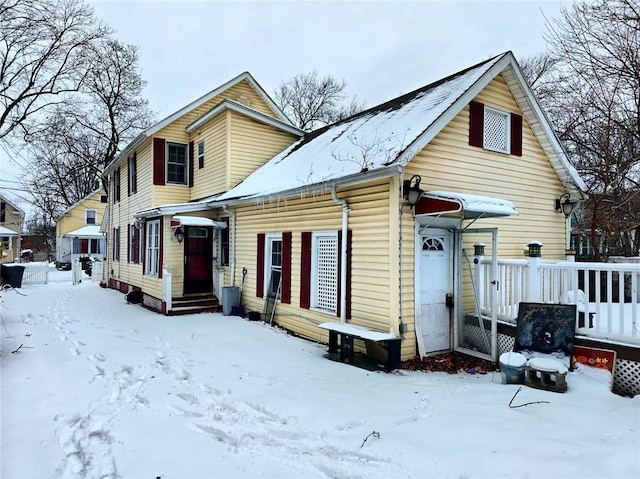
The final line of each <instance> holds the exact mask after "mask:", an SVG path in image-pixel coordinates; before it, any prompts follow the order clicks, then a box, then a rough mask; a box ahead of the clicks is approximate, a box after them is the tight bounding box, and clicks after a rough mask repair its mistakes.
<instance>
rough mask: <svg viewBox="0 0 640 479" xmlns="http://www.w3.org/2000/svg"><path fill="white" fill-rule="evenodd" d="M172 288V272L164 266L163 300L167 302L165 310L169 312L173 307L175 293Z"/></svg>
mask: <svg viewBox="0 0 640 479" xmlns="http://www.w3.org/2000/svg"><path fill="white" fill-rule="evenodd" d="M171 289H172V280H171V273H169V270H168V269H167V267H166V266H163V267H162V300H163V301H164V303H165V311H166V312H167V313H168V312H169V311H171V310H172V309H173V303H172V300H173V293H172V292H171Z"/></svg>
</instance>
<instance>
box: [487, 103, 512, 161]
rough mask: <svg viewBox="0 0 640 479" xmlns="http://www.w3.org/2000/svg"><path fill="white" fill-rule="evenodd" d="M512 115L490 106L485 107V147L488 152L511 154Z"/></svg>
mask: <svg viewBox="0 0 640 479" xmlns="http://www.w3.org/2000/svg"><path fill="white" fill-rule="evenodd" d="M510 118H511V117H510V114H509V113H507V112H504V111H501V110H497V109H495V108H491V107H489V106H486V105H485V107H484V138H483V146H484V148H486V149H487V150H493V151H499V152H501V153H509V151H510V148H511V144H510V141H509V138H510V136H511V132H510V127H511V122H510Z"/></svg>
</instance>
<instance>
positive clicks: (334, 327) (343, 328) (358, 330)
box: [318, 321, 401, 342]
mask: <svg viewBox="0 0 640 479" xmlns="http://www.w3.org/2000/svg"><path fill="white" fill-rule="evenodd" d="M318 327H319V328H322V329H326V330H329V331H335V332H336V333H341V334H348V335H350V336H355V337H358V338H361V339H368V340H370V341H376V342H378V341H389V340H393V339H401V338H400V337H398V336H396V335H395V334H394V333H392V332H388V333H381V332H379V331H373V330H371V329H367V328H364V327H362V326H356V325H354V324H348V323H336V322H333V321H332V322H329V323H321V324H319V325H318Z"/></svg>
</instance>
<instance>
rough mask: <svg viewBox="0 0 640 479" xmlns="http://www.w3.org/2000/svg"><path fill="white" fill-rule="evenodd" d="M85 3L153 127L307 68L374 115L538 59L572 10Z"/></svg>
mask: <svg viewBox="0 0 640 479" xmlns="http://www.w3.org/2000/svg"><path fill="white" fill-rule="evenodd" d="M90 3H91V4H92V5H93V7H94V9H95V13H96V15H97V16H98V17H100V18H101V19H102V20H103V21H104V22H105V23H107V24H108V25H110V26H111V27H112V28H114V29H115V30H116V34H117V36H118V37H119V38H120V40H122V41H124V42H127V43H131V44H134V45H137V46H138V47H139V55H140V67H141V70H142V75H143V77H144V79H145V80H146V81H147V86H146V88H145V95H146V97H147V99H148V100H149V102H150V106H151V108H152V110H153V111H154V112H156V113H157V119H158V120H160V119H162V118H164V117H166V116H168V115H170V114H171V113H173V112H175V111H176V110H178V109H180V108H182V107H183V106H185V105H186V104H188V103H189V102H191V101H193V100H195V99H196V98H198V97H200V96H202V95H203V94H205V93H207V92H209V91H210V90H212V89H214V88H215V87H217V86H219V85H220V84H222V83H224V82H226V81H227V80H229V79H231V78H233V77H234V76H236V75H238V74H240V73H242V72H244V71H249V72H251V74H252V75H253V76H254V77H255V79H256V80H257V81H258V83H260V84H261V85H262V87H263V88H264V89H265V90H266V91H267V92H268V93H269V94H271V95H272V94H273V91H274V90H275V89H276V88H277V86H278V85H279V84H280V82H281V81H283V80H286V79H288V78H290V77H292V76H293V75H295V74H297V73H301V72H308V71H310V70H314V69H316V70H318V72H319V73H320V74H322V75H324V74H331V75H333V76H335V77H336V78H338V79H344V80H345V81H346V82H347V93H348V94H350V95H356V97H357V99H358V100H359V101H361V102H364V103H365V105H366V106H367V107H369V106H374V105H376V104H378V103H381V102H383V101H386V100H389V99H391V98H394V97H396V96H398V95H400V94H402V93H406V92H408V91H411V90H413V89H416V88H418V87H421V86H423V85H426V84H428V83H430V82H432V81H435V80H437V79H439V78H442V77H444V76H446V75H448V74H450V73H454V72H456V71H458V70H461V69H463V68H466V67H467V66H470V65H473V64H475V63H478V62H480V61H482V60H485V59H487V58H489V57H491V56H494V55H496V54H499V53H502V52H505V51H507V50H511V51H513V52H514V54H515V56H516V58H518V59H519V58H522V57H526V56H530V55H533V54H535V53H539V52H542V51H544V49H545V42H544V38H543V33H544V31H545V28H546V27H545V25H546V23H547V22H548V21H552V20H553V19H555V18H557V17H558V16H559V14H560V10H561V9H562V8H563V7H569V6H570V5H571V2H570V1H567V0H565V1H556V0H548V1H508V2H507V1H505V2H487V1H471V0H470V1H442V2H433V1H426V0H417V1H413V2H401V1H370V0H369V1H352V2H345V1H328V0H323V1H316V2H310V1H296V2H276V1H254V2H245V1H233V2H221V1H213V0H208V1H198V2H195V1H163V2H161V1H157V0H146V1H115V0H101V1H96V0H91V2H90ZM0 155H4V153H3V152H0ZM8 163H9V162H8V161H6V157H5V156H2V166H1V168H0V174H1V176H0V178H2V179H5V180H6V179H10V178H11V177H10V176H9V175H10V174H13V173H14V171H13V170H15V169H14V168H12V167H10V165H8ZM6 186H7V183H5V182H4V181H3V182H0V187H6ZM14 186H15V185H14ZM20 206H22V204H21V205H20Z"/></svg>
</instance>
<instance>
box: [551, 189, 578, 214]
mask: <svg viewBox="0 0 640 479" xmlns="http://www.w3.org/2000/svg"><path fill="white" fill-rule="evenodd" d="M576 204H577V202H575V201H573V200H572V199H571V196H570V195H569V193H565V194H564V195H562V196H561V197H560V198H556V211H557V212H558V213H564V215H565V216H566V217H567V218H568V217H569V216H570V215H571V213H573V210H574V208H575V207H576Z"/></svg>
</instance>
